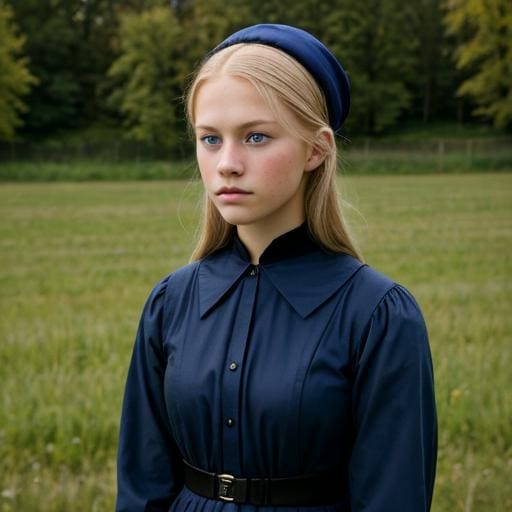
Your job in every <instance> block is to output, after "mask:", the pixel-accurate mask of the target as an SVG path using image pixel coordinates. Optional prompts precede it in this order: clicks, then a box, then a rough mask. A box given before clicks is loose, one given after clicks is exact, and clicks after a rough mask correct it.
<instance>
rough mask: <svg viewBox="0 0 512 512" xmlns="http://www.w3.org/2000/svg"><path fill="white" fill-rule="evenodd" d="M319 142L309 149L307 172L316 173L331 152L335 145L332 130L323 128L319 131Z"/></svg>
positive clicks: (317, 138) (305, 168)
mask: <svg viewBox="0 0 512 512" xmlns="http://www.w3.org/2000/svg"><path fill="white" fill-rule="evenodd" d="M316 140H317V142H316V143H315V144H313V145H312V146H310V147H309V149H308V155H307V160H306V165H305V167H304V170H305V171H306V172H309V171H314V170H315V169H317V168H318V167H319V166H320V165H322V163H323V161H324V160H325V157H326V156H327V153H328V152H329V151H330V150H331V148H332V145H333V144H334V135H333V133H332V130H331V129H330V128H321V129H320V130H318V133H317V137H316Z"/></svg>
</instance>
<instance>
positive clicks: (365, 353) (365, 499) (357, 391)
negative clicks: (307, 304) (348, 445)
mask: <svg viewBox="0 0 512 512" xmlns="http://www.w3.org/2000/svg"><path fill="white" fill-rule="evenodd" d="M352 403H353V417H354V435H355V440H354V446H353V451H352V456H351V461H350V487H351V489H350V494H351V502H352V512H363V511H364V512H397V511H400V512H427V511H428V510H430V505H431V500H432V493H433V485H434V477H435V465H436V453H437V419H436V408H435V398H434V379H433V369H432V361H431V355H430V348H429V344H428V335H427V331H426V327H425V324H424V321H423V317H422V315H421V312H420V310H419V307H418V306H417V304H416V302H415V301H414V299H413V298H412V296H411V295H410V294H409V292H408V291H407V290H405V289H404V288H402V287H401V286H398V285H396V286H394V287H393V288H392V289H391V290H390V291H388V292H387V294H386V295H385V296H384V298H383V299H382V300H381V302H380V303H379V305H378V306H377V308H376V309H375V311H374V312H373V314H372V317H371V319H370V322H369V324H368V326H367V329H366V332H365V335H364V336H363V339H362V340H361V345H360V346H359V351H358V357H357V363H356V365H355V378H354V388H353V397H352Z"/></svg>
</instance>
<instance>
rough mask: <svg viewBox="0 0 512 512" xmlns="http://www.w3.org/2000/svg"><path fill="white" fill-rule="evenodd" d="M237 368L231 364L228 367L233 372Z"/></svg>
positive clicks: (234, 364)
mask: <svg viewBox="0 0 512 512" xmlns="http://www.w3.org/2000/svg"><path fill="white" fill-rule="evenodd" d="M237 368H238V365H237V364H236V363H231V364H230V365H229V369H230V370H231V371H232V372H234V371H235V370H236V369H237Z"/></svg>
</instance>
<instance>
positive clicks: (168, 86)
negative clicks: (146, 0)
mask: <svg viewBox="0 0 512 512" xmlns="http://www.w3.org/2000/svg"><path fill="white" fill-rule="evenodd" d="M183 41H184V39H183V30H182V28H181V27H180V25H179V23H178V21H177V20H176V18H175V16H174V15H173V13H172V11H171V10H170V9H169V8H168V7H154V8H151V9H149V10H146V11H143V12H142V13H133V12H128V13H125V14H124V15H122V17H121V27H120V34H119V44H120V55H119V57H118V58H117V59H116V60H115V61H114V63H113V64H112V66H111V68H110V70H109V76H110V77H111V78H112V79H113V80H114V82H115V87H114V91H113V92H112V94H111V96H110V102H111V104H112V105H113V106H114V107H116V108H118V109H119V111H120V113H121V114H122V116H123V118H124V123H125V126H126V127H127V129H128V136H129V137H131V138H133V139H135V140H140V141H145V142H149V143H152V144H158V145H164V146H168V147H171V148H174V149H177V148H178V147H179V146H180V144H181V140H180V137H182V134H183V120H182V117H183V116H182V115H181V116H180V112H181V111H182V100H181V95H182V90H181V85H182V84H181V82H180V79H179V67H180V59H181V58H182V54H183V53H184V47H183V44H184V42H183Z"/></svg>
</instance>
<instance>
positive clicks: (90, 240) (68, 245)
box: [0, 174, 512, 512]
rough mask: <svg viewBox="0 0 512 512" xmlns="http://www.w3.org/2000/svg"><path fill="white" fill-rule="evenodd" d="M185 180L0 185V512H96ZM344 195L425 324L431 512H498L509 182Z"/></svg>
mask: <svg viewBox="0 0 512 512" xmlns="http://www.w3.org/2000/svg"><path fill="white" fill-rule="evenodd" d="M198 190H199V186H198V184H197V183H194V184H187V183H185V182H181V181H173V182H156V181H149V182H119V183H111V182H101V183H43V184H15V183H12V184H3V185H1V186H0V248H1V250H0V311H1V314H0V339H1V342H0V378H1V383H2V386H1V391H0V461H1V462H0V511H2V512H7V511H16V512H17V511H22V512H31V511H43V512H44V511H51V512H57V511H69V510H73V511H76V512H81V511H101V512H103V511H107V510H112V508H113V500H114V490H115V449H116V442H117V426H118V421H119V409H120V405H121V398H122V389H123V385H124V379H125V374H126V370H127V364H128V358H129V354H130V351H131V347H132V343H133V339H134V335H135V329H136V325H137V321H138V317H139V314H140V311H141V308H142V305H143V302H144V300H145V298H146V296H147V294H148V293H149V290H150V289H151V287H152V286H153V284H154V283H155V282H156V281H157V280H158V279H159V278H160V277H161V276H163V275H165V274H166V273H168V272H169V271H170V270H172V269H173V268H176V267H177V266H179V265H182V264H183V263H185V262H186V261H187V259H188V255H189V253H190V249H191V247H192V239H193V235H194V220H195V218H196V216H197V196H198ZM343 190H344V194H345V197H346V198H347V199H348V200H349V201H350V202H351V203H352V205H353V208H351V209H349V210H348V213H349V217H350V219H351V220H352V223H353V224H354V229H355V231H356V233H357V234H358V238H359V240H360V245H361V246H362V248H363V250H364V253H365V255H366V258H367V260H368V262H369V263H370V264H372V265H373V266H375V267H376V268H378V269H379V270H381V271H383V272H385V273H387V274H388V275H390V276H391V277H393V278H394V279H396V280H398V281H399V282H401V283H403V284H404V285H406V286H408V287H409V288H410V289H411V290H412V291H413V293H414V294H415V295H416V297H417V298H418V301H419V302H420V304H421V306H422V308H423V311H424V313H425V317H426V319H427V323H428V326H429V330H430V335H431V345H432V352H433V357H434V363H435V375H436V383H437V402H438V414H439V422H440V449H439V462H438V474H437V483H436V491H435V500H434V506H433V511H434V512H501V511H505V510H511V509H512V492H511V491H510V482H509V480H510V472H511V471H512V422H511V421H510V419H511V418H512V394H511V393H510V384H511V377H510V375H511V372H510V368H511V367H512V343H511V342H512V340H511V334H510V333H511V332H512V320H511V318H512V315H510V306H511V295H512V293H511V292H512V286H511V277H512V260H511V258H510V252H511V249H512V242H511V240H512V175H511V174H470V175H423V176H374V177H368V176H361V177H352V178H349V179H347V180H346V181H345V182H344V184H343ZM359 212H363V213H359Z"/></svg>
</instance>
